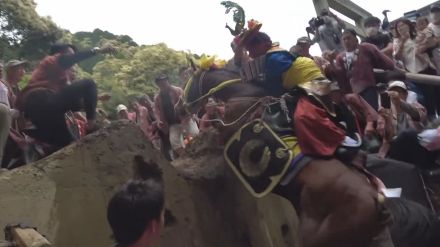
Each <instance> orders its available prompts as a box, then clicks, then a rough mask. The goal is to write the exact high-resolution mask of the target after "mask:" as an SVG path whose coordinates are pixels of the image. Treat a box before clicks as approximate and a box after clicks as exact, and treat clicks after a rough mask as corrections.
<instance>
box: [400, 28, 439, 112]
mask: <svg viewBox="0 0 440 247" xmlns="http://www.w3.org/2000/svg"><path fill="white" fill-rule="evenodd" d="M395 27H396V30H395V31H396V32H395V33H396V39H395V40H394V43H393V56H394V59H395V60H397V61H401V62H402V63H403V65H404V67H405V70H407V71H408V72H411V73H417V74H427V75H436V74H437V71H436V70H435V69H434V67H433V65H432V64H431V62H430V58H429V55H428V53H426V49H419V47H418V46H419V45H420V43H419V42H416V41H417V31H416V27H415V25H414V24H413V23H411V21H409V20H408V19H400V20H398V21H397V22H396V26H395ZM418 87H419V88H420V90H421V91H422V93H423V96H424V99H425V100H424V101H425V102H424V103H425V104H424V106H425V107H426V110H427V112H428V116H429V118H430V119H433V118H436V113H440V112H439V110H440V100H438V99H436V98H437V97H436V95H437V92H438V90H439V89H438V88H436V87H435V86H428V85H421V84H419V85H418Z"/></svg>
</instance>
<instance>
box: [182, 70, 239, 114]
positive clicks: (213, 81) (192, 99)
mask: <svg viewBox="0 0 440 247" xmlns="http://www.w3.org/2000/svg"><path fill="white" fill-rule="evenodd" d="M237 81H240V79H239V74H238V73H237V72H235V71H230V70H227V69H209V70H203V69H198V70H197V71H196V72H195V73H194V75H193V76H192V77H191V78H190V79H189V80H188V82H187V83H186V85H185V90H184V96H183V104H184V105H185V107H186V109H187V110H188V111H190V112H192V113H195V112H197V110H198V109H200V108H201V107H202V106H203V105H204V103H205V102H206V101H207V100H208V98H209V97H216V98H219V99H221V100H223V101H225V95H222V94H220V90H223V89H225V88H226V86H228V85H227V84H228V83H235V82H237Z"/></svg>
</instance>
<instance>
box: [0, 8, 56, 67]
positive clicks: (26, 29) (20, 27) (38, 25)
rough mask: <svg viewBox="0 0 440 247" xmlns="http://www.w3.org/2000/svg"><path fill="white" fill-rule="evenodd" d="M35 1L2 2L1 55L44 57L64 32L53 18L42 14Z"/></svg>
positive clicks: (32, 58) (30, 58) (4, 57)
mask: <svg viewBox="0 0 440 247" xmlns="http://www.w3.org/2000/svg"><path fill="white" fill-rule="evenodd" d="M35 7H36V3H35V2H34V1H33V0H1V1H0V56H1V58H2V59H3V60H9V59H11V58H17V57H20V58H26V59H28V60H34V59H40V58H41V57H43V56H44V54H46V53H47V50H48V49H49V47H50V46H51V45H52V44H53V43H54V42H55V41H56V40H58V39H60V38H62V36H63V34H64V32H63V30H61V29H60V28H59V27H58V26H57V25H56V24H55V23H54V22H53V21H52V20H51V19H50V18H49V17H41V16H39V15H38V13H37V12H36V10H35Z"/></svg>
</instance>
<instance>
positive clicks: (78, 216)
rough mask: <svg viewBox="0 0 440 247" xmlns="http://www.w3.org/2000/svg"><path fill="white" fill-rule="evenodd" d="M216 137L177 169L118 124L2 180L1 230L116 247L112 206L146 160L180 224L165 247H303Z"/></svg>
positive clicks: (280, 203) (279, 206) (133, 130)
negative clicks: (109, 217) (241, 180)
mask: <svg viewBox="0 0 440 247" xmlns="http://www.w3.org/2000/svg"><path fill="white" fill-rule="evenodd" d="M215 141H216V139H215V135H214V134H207V135H203V136H201V137H200V138H199V140H197V139H196V140H195V141H194V143H193V145H192V146H191V147H190V149H189V150H188V153H187V154H186V155H184V156H183V157H182V158H181V159H180V160H178V161H176V162H174V163H173V165H174V167H173V166H171V165H170V164H169V163H168V162H167V161H166V160H165V159H163V157H162V156H161V154H160V153H159V152H157V151H156V150H154V149H153V148H152V146H151V145H150V144H149V143H148V142H147V140H146V139H145V138H143V137H142V133H141V131H140V129H138V128H137V127H135V126H134V125H132V124H129V123H126V122H118V123H115V124H113V125H111V126H110V127H108V128H105V129H103V130H100V131H98V132H97V133H95V134H93V135H90V136H87V137H86V138H84V139H83V140H82V141H81V142H79V143H76V144H73V145H71V146H69V147H66V148H64V149H63V150H61V151H59V152H57V153H55V154H53V155H51V156H50V157H48V158H46V159H43V160H40V161H38V162H36V163H34V164H30V165H27V166H25V167H22V168H18V169H15V170H13V171H1V172H0V193H1V195H2V199H1V200H0V226H4V225H6V224H8V223H18V222H25V223H29V224H32V225H35V226H37V227H38V229H39V231H40V232H41V233H43V234H45V235H46V236H47V238H48V239H49V240H50V241H51V242H52V243H54V246H62V247H70V246H72V247H73V246H78V247H84V246H86V247H87V246H90V247H96V246H111V244H112V240H111V238H110V236H111V232H110V229H109V227H108V226H107V221H106V208H107V202H108V200H109V199H110V197H111V195H112V194H113V193H114V191H115V190H116V189H117V188H118V187H119V186H120V185H122V184H123V183H124V182H126V181H127V180H128V179H130V178H132V177H133V176H134V175H135V174H134V170H133V158H134V156H135V155H142V156H144V158H145V159H148V160H153V161H155V162H156V163H157V164H158V165H159V166H160V167H161V168H162V170H163V173H164V181H165V190H166V201H167V203H166V204H167V205H166V207H167V209H168V210H169V212H170V214H171V215H172V216H173V218H174V221H175V222H174V224H173V225H172V226H170V227H167V228H166V229H165V231H164V233H163V236H162V240H161V243H160V244H159V245H157V246H163V247H175V246H185V247H189V246H194V247H208V246H209V247H217V246H218V247H224V246H228V247H246V246H249V247H250V246H252V247H266V246H277V247H284V246H286V247H287V246H289V247H292V246H296V244H295V241H296V239H297V236H296V230H295V229H296V227H297V219H296V216H295V212H294V210H293V208H292V207H291V206H290V204H289V203H288V202H286V201H285V200H283V199H281V198H279V197H276V196H268V197H266V198H264V199H262V200H256V199H254V198H252V197H251V196H250V195H249V193H248V192H247V191H245V190H244V189H243V186H241V185H240V184H238V181H237V180H236V179H235V177H234V176H232V175H231V173H230V172H228V169H226V165H225V164H224V162H223V158H222V154H221V153H222V151H221V147H220V146H219V145H213V144H215Z"/></svg>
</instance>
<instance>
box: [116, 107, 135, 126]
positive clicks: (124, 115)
mask: <svg viewBox="0 0 440 247" xmlns="http://www.w3.org/2000/svg"><path fill="white" fill-rule="evenodd" d="M116 112H117V113H118V119H119V120H122V119H125V120H129V121H132V122H136V113H135V112H129V111H128V108H127V107H126V106H125V105H123V104H119V105H118V106H117V107H116Z"/></svg>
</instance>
